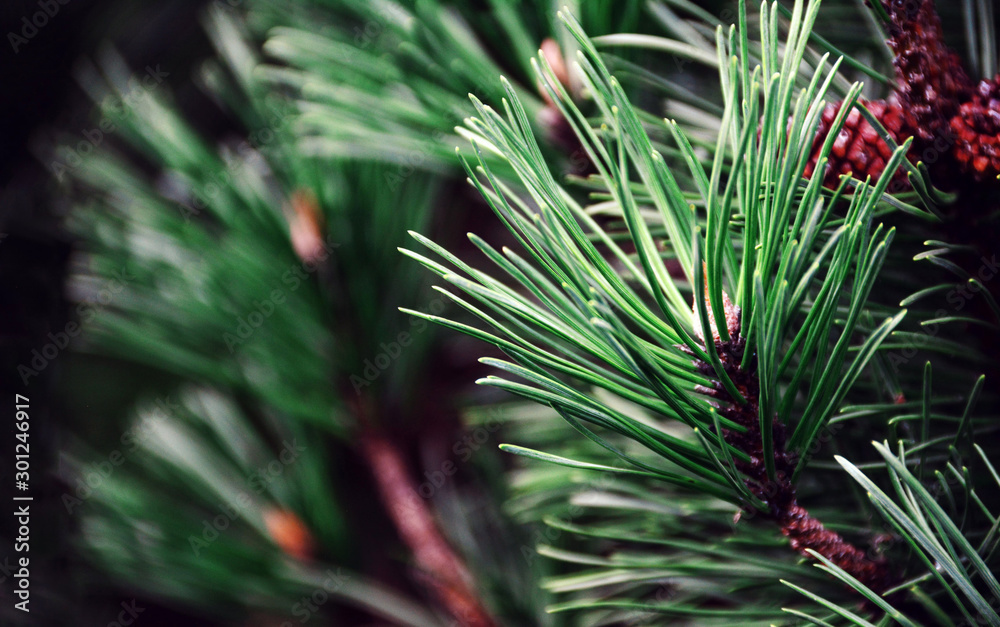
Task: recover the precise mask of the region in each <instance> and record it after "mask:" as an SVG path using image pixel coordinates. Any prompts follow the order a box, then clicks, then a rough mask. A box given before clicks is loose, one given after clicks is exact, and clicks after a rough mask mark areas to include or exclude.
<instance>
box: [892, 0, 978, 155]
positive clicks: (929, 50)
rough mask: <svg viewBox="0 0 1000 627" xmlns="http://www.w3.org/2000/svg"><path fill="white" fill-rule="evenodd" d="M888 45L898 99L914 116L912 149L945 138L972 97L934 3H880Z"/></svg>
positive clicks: (906, 0)
mask: <svg viewBox="0 0 1000 627" xmlns="http://www.w3.org/2000/svg"><path fill="white" fill-rule="evenodd" d="M883 5H884V6H885V8H886V11H887V12H888V13H889V18H890V22H889V24H888V32H889V39H888V44H889V47H890V48H891V49H892V51H893V53H894V55H895V59H894V60H893V65H894V66H895V68H896V83H897V85H896V92H895V93H896V96H897V97H898V98H899V103H900V105H902V106H903V107H904V108H905V110H906V111H907V113H908V114H909V115H911V116H913V119H914V120H915V121H916V125H915V126H914V127H913V129H912V131H913V135H914V137H915V142H916V143H917V144H918V145H917V146H915V149H917V150H922V149H924V148H925V147H926V146H927V145H928V144H933V143H934V140H935V139H937V138H938V137H941V136H943V135H944V134H946V133H947V129H948V122H949V120H950V119H951V118H952V116H954V115H955V114H956V113H958V109H959V106H960V105H961V103H963V102H966V101H967V100H968V99H969V98H970V97H971V96H972V92H973V83H972V80H971V79H970V78H969V76H968V74H966V73H965V69H964V68H963V67H962V61H961V59H960V58H959V56H958V55H957V54H955V53H954V52H952V51H951V50H949V49H948V47H947V46H946V45H945V43H944V36H943V33H942V31H941V19H940V18H939V17H938V14H937V11H935V10H934V1H933V0H884V1H883Z"/></svg>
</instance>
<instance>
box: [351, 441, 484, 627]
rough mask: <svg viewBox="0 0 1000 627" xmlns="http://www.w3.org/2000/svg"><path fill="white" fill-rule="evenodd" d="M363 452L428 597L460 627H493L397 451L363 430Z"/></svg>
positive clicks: (396, 448)
mask: <svg viewBox="0 0 1000 627" xmlns="http://www.w3.org/2000/svg"><path fill="white" fill-rule="evenodd" d="M361 452H362V454H363V455H364V456H365V458H366V459H367V460H368V465H369V466H370V467H371V470H372V474H373V475H374V477H375V483H376V485H377V486H378V491H379V495H380V496H381V498H382V502H383V504H384V506H385V509H386V511H387V512H388V513H389V517H390V518H391V519H392V522H393V523H394V524H395V526H396V529H397V531H398V532H399V536H400V538H402V540H403V542H404V543H406V545H407V546H408V547H409V548H410V551H411V552H412V553H413V559H414V561H415V562H416V564H417V567H418V568H419V569H420V570H421V573H422V575H423V577H422V579H424V580H425V581H426V583H427V585H428V587H429V588H430V590H431V592H433V593H434V595H435V596H436V597H437V598H438V600H439V601H440V603H441V604H442V605H443V606H444V607H445V608H446V609H447V610H448V612H449V613H450V614H451V615H452V616H453V617H454V618H455V619H456V620H457V621H458V622H459V624H460V625H463V626H467V627H493V625H495V624H496V623H495V622H494V621H493V619H492V618H491V617H490V615H489V613H487V611H486V610H485V609H484V608H483V606H482V605H481V604H480V602H479V599H478V596H477V595H476V594H475V592H474V591H473V589H472V586H471V581H472V577H471V576H470V575H469V572H468V570H467V569H466V567H465V564H464V563H463V562H462V560H461V559H459V558H458V556H457V555H456V554H455V552H454V551H453V550H452V548H451V546H450V545H449V544H448V542H447V541H446V540H445V538H444V536H443V535H442V534H441V531H440V530H439V529H438V526H437V523H436V522H435V520H434V516H433V514H432V513H431V510H430V508H429V507H428V506H427V503H426V502H425V501H424V500H423V499H422V498H420V496H418V495H417V492H416V490H414V488H413V485H412V482H411V481H410V476H409V473H408V472H407V469H406V463H405V461H404V457H403V455H402V453H401V452H400V450H399V448H398V447H397V446H396V445H395V444H394V443H393V442H391V441H390V440H389V439H388V438H386V437H385V436H384V435H383V434H381V433H380V432H378V431H377V430H376V429H374V428H367V429H366V430H365V432H364V434H363V435H362V437H361Z"/></svg>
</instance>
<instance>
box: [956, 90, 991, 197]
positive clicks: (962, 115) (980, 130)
mask: <svg viewBox="0 0 1000 627" xmlns="http://www.w3.org/2000/svg"><path fill="white" fill-rule="evenodd" d="M951 131H952V133H954V135H955V151H954V153H955V159H956V160H957V161H958V163H959V165H960V166H961V167H962V170H963V171H964V172H965V173H966V174H968V175H970V176H972V177H973V178H974V179H975V180H976V181H978V182H985V181H993V182H996V179H997V176H998V175H1000V75H997V76H996V78H994V79H993V80H992V81H989V80H983V81H982V82H980V83H979V86H978V87H977V88H976V93H975V95H974V96H973V97H972V99H971V100H969V101H968V102H966V103H965V104H963V105H962V106H961V107H960V109H959V111H958V115H956V116H955V117H953V118H952V119H951Z"/></svg>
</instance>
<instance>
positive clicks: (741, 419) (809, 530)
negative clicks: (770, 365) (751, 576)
mask: <svg viewBox="0 0 1000 627" xmlns="http://www.w3.org/2000/svg"><path fill="white" fill-rule="evenodd" d="M723 296H724V301H725V305H726V307H725V314H726V323H727V326H728V334H729V338H730V339H729V340H727V341H722V340H721V339H720V337H719V334H718V332H715V333H714V337H713V338H712V339H714V341H715V349H716V351H717V353H718V355H719V358H720V360H721V361H722V365H723V367H724V368H725V372H726V374H727V375H728V376H729V378H730V380H731V381H732V382H733V384H734V385H735V387H736V389H737V390H738V391H739V393H740V396H741V397H742V400H736V399H734V398H733V397H732V396H731V395H730V394H729V392H728V391H726V389H725V388H724V387H723V386H721V385H718V384H717V385H716V386H715V387H714V388H709V389H705V390H704V392H705V394H707V395H709V396H711V397H713V398H715V399H717V400H718V401H719V402H720V403H721V404H722V405H723V406H722V408H721V410H720V414H721V415H722V416H723V417H725V418H728V419H729V420H731V421H732V422H733V423H734V424H735V425H737V426H739V427H742V429H722V435H723V437H724V438H725V440H726V442H727V443H729V444H731V445H732V446H733V447H734V448H735V449H736V450H739V451H742V452H744V453H746V455H747V456H748V457H749V460H748V461H744V460H742V459H741V460H738V461H736V468H737V469H738V470H739V471H740V472H741V473H743V475H744V476H745V478H746V483H747V487H748V488H749V489H750V491H751V492H752V493H753V495H754V496H756V497H757V498H758V499H760V501H761V502H763V503H765V504H766V505H767V507H768V509H766V510H758V511H754V512H752V513H755V514H757V513H759V514H762V515H764V516H765V517H767V518H769V519H771V520H773V521H775V522H776V523H777V524H778V525H779V527H780V528H781V533H782V534H783V535H785V536H786V537H787V538H788V539H789V542H790V543H791V547H792V549H794V550H796V551H798V552H799V553H801V554H802V555H804V556H806V557H810V558H814V557H815V556H814V555H813V553H812V552H815V553H817V554H819V555H821V556H822V557H824V558H826V559H828V560H830V561H831V562H833V563H835V564H836V565H837V566H838V567H840V568H842V569H843V570H844V571H845V572H847V573H848V574H850V575H851V576H852V577H854V578H855V579H857V580H858V581H860V582H862V583H863V584H865V585H866V586H868V587H869V588H871V589H873V590H874V591H875V592H877V593H881V592H883V591H885V590H887V589H888V588H890V587H891V586H892V585H894V584H895V582H896V581H897V579H896V577H894V576H893V575H892V574H891V573H890V570H889V566H888V564H887V563H886V561H885V560H884V559H883V558H876V559H872V558H870V557H869V556H868V555H867V554H866V553H865V552H864V551H861V550H860V549H858V548H856V547H855V546H853V545H851V544H850V543H849V542H847V541H845V540H844V539H843V538H842V537H841V536H840V535H839V534H837V533H834V532H832V531H830V530H828V529H825V528H824V527H823V524H822V522H820V521H819V520H817V519H816V518H814V517H813V516H812V515H810V514H809V512H808V511H806V509H805V508H803V507H802V506H801V505H799V504H798V501H797V499H796V493H795V485H794V484H793V483H792V481H791V477H792V475H793V473H794V472H795V467H796V462H797V459H796V456H795V455H794V454H792V453H789V452H788V451H787V450H786V449H785V442H786V439H787V438H786V431H785V426H784V425H783V424H782V423H781V422H780V421H778V420H774V421H773V422H772V433H771V434H770V440H771V442H772V443H773V460H774V461H773V464H774V466H773V471H771V472H769V468H768V466H769V464H767V463H765V455H767V454H768V453H766V452H765V451H764V446H763V442H764V441H765V438H763V437H762V433H761V424H762V422H763V421H761V419H760V415H759V411H760V382H759V381H758V379H757V377H756V376H755V375H754V373H753V372H750V371H748V370H746V369H744V368H743V367H742V365H741V364H742V363H743V357H744V355H743V352H744V349H745V346H746V342H745V340H744V339H743V338H742V337H740V327H739V311H738V310H737V309H736V308H735V307H734V306H733V305H732V303H730V302H729V298H728V296H725V294H723ZM705 300H706V301H708V295H707V294H706V295H705ZM706 304H708V303H707V302H706ZM710 322H711V324H712V327H713V328H716V327H715V321H714V320H711V319H710ZM703 339H705V338H703ZM706 348H707V346H706ZM696 363H697V364H698V368H699V370H700V371H701V372H702V373H704V374H706V375H710V376H711V375H713V374H714V368H713V366H712V365H711V364H709V363H707V362H705V361H701V360H696Z"/></svg>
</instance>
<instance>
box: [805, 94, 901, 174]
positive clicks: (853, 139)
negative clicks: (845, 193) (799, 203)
mask: <svg viewBox="0 0 1000 627" xmlns="http://www.w3.org/2000/svg"><path fill="white" fill-rule="evenodd" d="M862 104H864V105H865V107H867V108H868V110H869V111H871V112H872V114H873V115H874V116H875V117H876V118H878V120H879V121H880V122H881V123H882V126H884V127H885V129H886V130H887V131H888V132H889V134H890V135H891V136H892V138H893V139H894V140H896V142H898V143H902V142H903V141H904V140H905V139H906V138H907V137H909V136H910V134H911V133H912V131H911V130H910V128H911V124H912V123H913V122H912V119H910V118H909V117H908V116H907V115H906V114H905V112H904V110H903V108H902V107H901V106H900V105H899V103H898V102H896V101H895V100H894V99H893V100H872V101H867V102H862ZM840 107H841V103H839V102H837V103H834V104H829V105H827V106H826V109H824V110H823V115H822V117H821V119H820V124H819V129H818V130H817V132H816V138H815V139H814V140H813V147H812V156H811V157H810V159H809V162H808V163H807V164H806V169H805V176H806V177H811V176H812V173H813V171H814V170H815V168H816V159H817V157H818V156H819V152H820V150H821V149H822V148H823V142H824V141H826V136H827V134H828V133H829V132H830V127H831V126H833V121H834V119H836V117H837V113H838V112H839V111H840ZM911 154H912V153H911ZM891 156H892V149H891V148H890V147H889V145H888V144H886V143H885V142H884V141H882V138H881V137H879V134H878V131H876V130H875V128H874V127H873V126H872V125H871V124H869V123H868V120H866V119H865V118H863V117H861V114H860V113H859V112H858V110H857V109H855V110H853V111H851V112H850V113H849V114H847V119H846V120H844V126H843V128H842V129H841V131H840V134H839V135H838V136H837V139H836V140H835V141H834V143H833V147H832V148H831V149H830V155H829V161H828V162H827V165H826V173H825V174H824V180H823V184H824V185H825V186H826V187H830V188H836V187H837V186H838V185H839V184H840V176H841V175H842V174H850V175H852V176H853V177H854V178H856V179H860V180H862V181H863V180H865V178H866V177H868V176H871V178H872V181H873V182H874V181H877V180H878V178H879V177H880V176H881V175H882V171H883V170H884V169H885V164H886V162H887V161H888V160H889V157H891ZM905 189H909V182H908V181H907V179H906V173H905V171H904V170H902V169H899V170H897V171H896V173H895V174H894V175H893V180H892V182H891V183H890V191H895V192H898V191H902V190H905Z"/></svg>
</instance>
